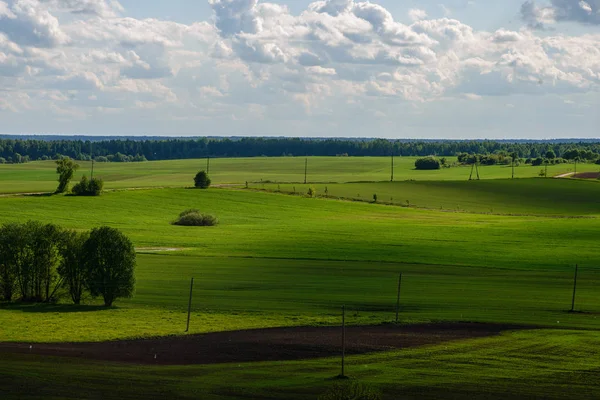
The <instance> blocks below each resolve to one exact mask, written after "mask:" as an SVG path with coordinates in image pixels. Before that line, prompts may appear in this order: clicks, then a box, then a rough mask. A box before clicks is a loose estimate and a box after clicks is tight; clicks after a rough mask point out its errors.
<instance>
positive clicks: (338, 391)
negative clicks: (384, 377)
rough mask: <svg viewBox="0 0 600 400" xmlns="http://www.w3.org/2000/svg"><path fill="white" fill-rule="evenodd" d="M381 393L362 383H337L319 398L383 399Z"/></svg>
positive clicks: (328, 399) (337, 399)
mask: <svg viewBox="0 0 600 400" xmlns="http://www.w3.org/2000/svg"><path fill="white" fill-rule="evenodd" d="M381 398H382V397H381V393H380V392H378V391H377V390H375V389H373V388H371V387H369V386H366V385H362V384H360V383H350V384H336V385H334V386H333V387H332V388H331V389H329V390H328V391H327V392H326V393H325V394H323V395H322V396H319V400H381Z"/></svg>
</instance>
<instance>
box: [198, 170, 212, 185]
mask: <svg viewBox="0 0 600 400" xmlns="http://www.w3.org/2000/svg"><path fill="white" fill-rule="evenodd" d="M194 186H195V187H197V188H199V189H208V188H209V187H210V178H209V177H208V174H207V173H206V172H205V171H200V172H198V173H197V174H196V176H195V177H194Z"/></svg>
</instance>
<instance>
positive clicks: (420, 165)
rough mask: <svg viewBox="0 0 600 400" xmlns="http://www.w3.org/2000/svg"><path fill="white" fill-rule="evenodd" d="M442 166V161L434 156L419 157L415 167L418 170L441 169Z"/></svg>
mask: <svg viewBox="0 0 600 400" xmlns="http://www.w3.org/2000/svg"><path fill="white" fill-rule="evenodd" d="M441 166H442V164H441V163H440V161H439V160H438V159H437V158H435V157H433V156H430V157H423V158H419V159H418V160H417V161H415V168H416V169H418V170H433V169H440V168H441Z"/></svg>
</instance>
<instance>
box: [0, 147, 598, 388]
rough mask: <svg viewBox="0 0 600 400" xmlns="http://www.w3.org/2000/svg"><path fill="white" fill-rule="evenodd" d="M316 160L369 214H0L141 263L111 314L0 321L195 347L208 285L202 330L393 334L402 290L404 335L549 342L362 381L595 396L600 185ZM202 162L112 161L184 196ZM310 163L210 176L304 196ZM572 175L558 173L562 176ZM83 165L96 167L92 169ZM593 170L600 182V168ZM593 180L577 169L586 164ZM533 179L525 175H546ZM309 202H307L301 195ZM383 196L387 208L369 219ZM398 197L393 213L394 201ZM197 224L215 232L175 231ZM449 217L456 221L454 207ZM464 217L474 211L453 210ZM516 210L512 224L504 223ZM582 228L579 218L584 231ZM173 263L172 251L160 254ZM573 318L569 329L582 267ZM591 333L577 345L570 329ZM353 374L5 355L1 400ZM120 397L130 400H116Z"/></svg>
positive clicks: (333, 365)
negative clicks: (473, 333) (372, 328)
mask: <svg viewBox="0 0 600 400" xmlns="http://www.w3.org/2000/svg"><path fill="white" fill-rule="evenodd" d="M397 163H398V164H397V169H396V179H398V180H402V181H404V180H410V179H415V180H416V181H405V182H396V183H389V182H382V181H385V180H387V179H389V159H386V158H360V159H352V158H343V157H340V158H333V157H331V158H310V159H309V174H310V175H309V180H310V181H311V182H352V181H367V180H374V181H380V182H371V183H370V182H364V183H363V182H361V183H339V184H334V183H326V184H319V183H313V185H315V187H316V189H317V191H318V192H319V194H322V191H323V190H324V186H327V187H328V191H329V194H330V195H331V196H337V197H345V198H356V199H359V200H363V202H349V201H340V200H333V199H322V198H307V197H304V196H288V195H283V194H278V193H268V192H263V191H256V190H244V189H217V188H215V189H209V190H190V189H182V188H166V189H144V190H122V191H111V192H108V193H105V194H104V195H103V196H101V197H98V198H84V197H70V196H8V197H2V198H0V223H2V222H8V221H25V220H27V219H35V220H40V221H44V222H55V223H58V224H60V225H62V226H65V227H69V228H73V229H78V230H83V229H90V228H92V227H94V226H98V225H110V226H113V227H117V228H119V229H121V230H122V231H123V232H125V233H126V234H127V235H128V236H129V237H130V238H131V239H132V240H133V242H134V244H135V245H136V247H137V249H138V267H137V273H136V276H137V293H136V296H135V297H134V298H133V299H123V300H120V301H118V302H117V306H116V307H113V308H108V309H106V308H103V307H100V306H99V305H98V303H97V302H96V301H93V300H90V299H88V300H86V302H85V304H84V305H82V306H72V305H68V304H66V302H65V304H55V305H23V304H18V303H14V304H1V305H0V327H1V328H0V341H19V342H28V343H31V342H60V341H103V340H112V339H119V338H134V337H149V336H162V335H180V334H183V331H184V329H185V321H186V317H187V296H188V290H189V279H190V278H191V277H195V278H196V280H195V289H194V301H193V313H192V319H191V327H190V328H191V329H190V333H200V332H211V331H223V330H236V329H244V328H261V327H274V326H297V325H320V324H337V323H339V319H340V316H339V311H340V307H341V306H342V305H346V307H347V309H348V310H349V312H348V323H350V324H378V323H382V322H389V321H391V320H393V318H394V311H395V310H394V306H395V300H396V288H397V279H398V274H399V273H400V272H402V274H403V280H402V282H403V284H402V295H401V313H400V316H401V322H403V323H414V322H429V321H481V322H498V323H516V324H527V325H536V326H539V327H545V328H551V329H545V330H528V331H519V332H511V333H506V334H503V335H501V336H498V337H492V338H485V339H476V340H466V341H459V342H455V343H448V344H444V345H438V346H428V347H423V348H415V349H407V350H401V351H393V352H387V353H379V354H374V355H366V356H352V357H349V358H348V372H349V374H350V375H351V377H352V378H353V381H358V382H364V383H367V384H369V385H371V386H373V387H375V388H376V389H377V390H380V391H381V392H382V393H383V395H384V398H386V399H387V398H389V399H401V398H407V399H411V398H415V399H416V398H419V399H422V398H441V397H443V398H456V399H463V398H473V399H484V398H485V399H487V398H518V399H522V398H532V399H533V398H550V399H567V398H595V397H598V393H599V391H600V387H599V384H598V380H597V379H596V376H597V374H598V372H599V371H600V361H598V360H600V357H599V356H600V342H599V339H598V329H599V328H600V321H599V320H598V317H600V298H599V297H598V296H597V287H598V285H599V284H600V268H599V266H600V255H599V254H598V251H597V237H598V232H599V231H600V218H598V216H599V215H600V209H599V207H598V205H597V198H598V195H599V194H600V193H599V191H600V185H598V184H597V183H596V182H590V181H579V180H571V179H515V180H508V179H494V180H491V178H507V177H508V176H509V173H510V168H507V167H500V166H498V167H485V168H482V175H483V177H484V178H485V179H488V178H490V180H482V181H472V182H468V181H466V179H467V177H468V172H469V170H468V169H465V168H451V169H444V170H441V171H433V172H431V171H430V172H420V171H414V169H412V163H414V159H411V158H402V159H399V160H397ZM203 167H204V161H203V160H183V161H164V162H152V163H141V164H133V163H132V164H100V165H97V171H98V175H101V176H103V177H104V178H105V179H106V180H107V185H106V186H107V188H109V189H119V188H131V187H138V188H140V187H145V186H187V185H191V178H192V177H193V175H194V173H195V172H197V170H199V169H201V168H203ZM303 167H304V162H303V159H301V158H279V159H278V158H273V159H271V158H255V159H218V160H212V161H211V171H213V172H211V178H212V179H213V181H214V182H215V183H244V182H245V181H246V180H248V181H250V182H251V181H258V182H260V180H261V179H262V180H263V182H264V187H263V184H260V183H259V184H254V185H252V184H251V187H253V188H256V189H262V188H264V189H268V190H278V189H279V188H278V187H277V186H278V185H280V186H281V190H282V191H285V190H289V188H290V187H293V186H296V188H297V190H298V191H305V189H307V187H306V186H304V185H301V184H298V183H295V184H290V185H288V184H285V183H268V182H265V181H268V180H270V181H278V182H299V181H303V178H304V177H303ZM571 167H572V166H569V165H562V166H556V167H551V168H549V171H550V172H551V173H552V175H557V174H559V173H564V172H569V171H568V169H569V168H571ZM86 168H88V166H87V165H84V166H83V167H82V170H80V173H81V172H82V171H83V170H85V169H86ZM581 168H590V170H595V169H594V168H597V167H596V166H592V165H585V166H583V167H581ZM578 169H579V167H578ZM538 172H539V168H538V167H519V168H517V177H519V178H527V177H534V176H536V175H537V173H538ZM54 178H55V177H54V166H53V164H52V163H51V162H45V163H43V162H40V163H30V164H25V165H18V166H14V165H8V166H7V165H0V192H2V193H11V192H12V193H19V192H38V191H40V192H41V191H50V190H53V189H54V187H55V182H54V180H55V179H54ZM300 188H301V189H300ZM373 193H377V194H378V197H379V201H380V202H384V201H387V197H389V198H390V202H393V203H397V204H400V205H405V204H403V201H405V200H409V203H410V205H411V207H410V208H408V207H391V206H387V205H381V204H369V203H367V202H368V201H370V200H372V195H373ZM392 198H394V199H396V200H393V201H392V200H391V199H392ZM190 208H196V209H199V210H200V211H201V212H203V213H210V214H214V215H216V216H217V217H218V218H219V221H220V223H219V225H218V226H215V227H179V226H173V225H171V224H170V222H171V221H172V220H173V219H174V218H176V217H177V215H179V213H180V212H181V211H183V210H185V209H190ZM440 209H441V210H440ZM457 209H458V210H460V211H461V212H450V211H456V210H457ZM509 214H511V215H509ZM580 217H583V218H580ZM161 249H162V250H167V249H169V250H174V251H161ZM575 263H578V264H579V265H580V273H579V282H578V292H577V303H576V309H577V310H578V311H581V312H578V313H569V312H567V310H569V309H570V306H571V294H572V284H573V281H572V279H573V272H574V271H573V267H574V264H575ZM574 329H577V330H574ZM338 367H339V360H337V359H319V360H307V361H301V362H276V363H252V364H228V365H215V366H185V367H158V366H138V365H125V364H118V363H102V362H94V361H89V360H80V359H70V358H46V357H41V356H35V355H16V354H2V360H1V361H0V393H2V396H1V397H2V398H3V399H5V398H6V399H12V398H19V399H26V398H39V397H44V398H48V399H54V398H56V399H59V398H60V399H63V398H140V399H149V398H203V399H232V398H240V397H243V398H249V399H253V398H257V399H258V398H261V399H278V398H288V399H306V398H316V397H317V396H318V395H319V394H321V393H323V392H324V391H326V390H327V388H328V387H331V385H332V384H333V383H334V381H332V380H331V378H332V377H333V376H335V375H337V374H338V372H339V369H338ZM117 393H118V394H117Z"/></svg>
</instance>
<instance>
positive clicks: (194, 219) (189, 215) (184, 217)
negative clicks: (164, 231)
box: [173, 209, 219, 226]
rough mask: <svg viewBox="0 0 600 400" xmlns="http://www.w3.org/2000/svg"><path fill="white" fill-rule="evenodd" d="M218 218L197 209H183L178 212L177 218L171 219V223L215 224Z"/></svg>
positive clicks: (191, 224) (183, 224)
mask: <svg viewBox="0 0 600 400" xmlns="http://www.w3.org/2000/svg"><path fill="white" fill-rule="evenodd" d="M218 223H219V220H218V219H217V217H215V216H214V215H210V214H201V213H200V212H199V211H198V210H195V209H190V210H185V211H183V212H182V213H181V214H179V218H178V219H176V220H175V221H173V225H180V226H215V225H217V224H218Z"/></svg>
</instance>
